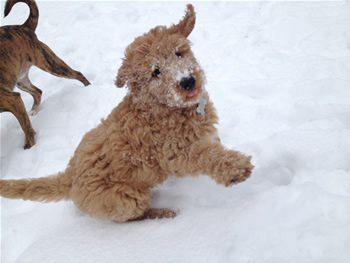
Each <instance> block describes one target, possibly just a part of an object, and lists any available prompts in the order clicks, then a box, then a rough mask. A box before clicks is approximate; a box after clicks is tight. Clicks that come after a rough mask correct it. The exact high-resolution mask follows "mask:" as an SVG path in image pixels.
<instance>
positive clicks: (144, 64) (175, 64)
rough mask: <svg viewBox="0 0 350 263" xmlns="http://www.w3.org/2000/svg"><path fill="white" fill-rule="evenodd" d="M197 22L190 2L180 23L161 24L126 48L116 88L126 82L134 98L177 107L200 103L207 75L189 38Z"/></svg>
mask: <svg viewBox="0 0 350 263" xmlns="http://www.w3.org/2000/svg"><path fill="white" fill-rule="evenodd" d="M195 21H196V15H195V12H194V9H193V6H192V5H187V10H186V14H185V16H184V17H183V19H182V20H181V21H180V22H179V23H178V24H177V25H173V26H171V27H170V28H167V27H165V26H158V27H156V28H154V29H152V30H150V31H149V32H148V33H146V34H144V35H143V36H141V37H138V38H136V39H135V40H134V42H133V43H131V44H130V45H129V46H128V47H127V48H126V50H125V58H124V59H123V63H122V66H121V67H120V69H119V71H118V76H117V80H116V85H117V87H120V88H121V87H123V86H124V85H125V84H126V85H127V87H128V88H129V90H130V92H131V95H132V96H133V98H134V99H135V100H137V101H140V102H144V103H159V104H164V105H167V106H170V107H178V108H185V107H190V106H192V105H195V104H196V103H198V101H199V100H200V98H201V94H202V91H203V89H204V82H205V77H204V73H203V70H202V69H201V67H200V66H199V64H198V62H197V61H196V59H195V57H194V55H193V53H192V51H191V47H190V41H189V40H188V39H187V37H188V36H189V35H190V33H191V32H192V30H193V28H194V25H195Z"/></svg>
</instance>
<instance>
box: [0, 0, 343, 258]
mask: <svg viewBox="0 0 350 263" xmlns="http://www.w3.org/2000/svg"><path fill="white" fill-rule="evenodd" d="M186 3H187V2H167V3H164V2H100V1H94V2H80V1H64V2H62V1H54V2H46V1H45V2H38V6H39V9H40V18H39V25H38V28H37V31H36V32H37V35H38V37H39V39H41V40H42V41H43V42H44V43H46V44H48V45H49V46H50V47H51V48H52V49H53V50H54V51H55V52H56V54H58V55H59V56H60V57H61V58H62V59H64V60H65V61H66V62H67V63H68V64H69V65H71V66H72V67H73V68H74V69H76V70H79V71H81V72H83V73H84V74H85V76H86V77H87V78H88V79H89V80H90V82H91V83H92V85H91V86H89V87H84V86H83V85H82V84H81V83H80V82H78V81H75V80H67V79H60V78H56V77H54V76H51V75H49V74H48V73H45V72H43V71H40V70H38V69H36V68H32V69H31V74H30V75H31V80H32V82H33V83H35V84H36V85H37V86H38V87H39V88H41V89H42V90H43V101H42V105H41V106H40V111H39V113H38V114H37V115H36V116H34V117H31V121H32V124H33V127H34V129H35V130H36V132H37V135H36V145H35V146H34V147H32V148H31V149H30V150H23V148H22V147H23V144H24V134H23V132H22V130H21V129H20V126H19V123H18V121H17V120H16V119H15V117H14V116H13V115H11V114H9V113H2V114H1V115H0V116H1V177H2V178H4V179H10V178H16V179H19V178H31V177H41V176H45V175H51V174H55V173H57V172H59V171H62V170H64V169H65V167H66V165H67V163H68V161H69V159H70V157H71V156H72V154H73V152H74V150H75V148H76V147H77V145H78V143H79V142H80V139H81V138H82V136H83V135H84V134H85V133H86V132H87V131H89V130H90V129H91V128H93V127H95V126H96V125H97V124H98V123H99V121H100V119H101V118H103V117H106V116H107V114H108V113H109V112H110V111H111V110H112V108H114V107H115V106H116V105H117V104H118V103H119V102H120V101H121V99H122V98H123V96H124V95H125V93H126V90H125V89H117V88H116V87H115V86H114V84H113V82H114V79H115V77H116V73H117V70H118V68H119V66H120V64H121V58H122V57H123V52H124V49H125V47H126V46H127V45H128V44H129V43H131V41H132V40H133V39H134V38H135V37H137V36H139V35H141V34H142V33H144V32H146V31H148V30H149V29H150V28H152V27H154V26H156V25H161V24H162V25H170V24H171V23H176V22H178V21H179V20H180V18H181V17H182V16H183V14H184V10H185V5H186ZM193 4H194V6H195V9H196V11H197V24H196V27H195V30H194V31H193V33H192V34H191V35H190V40H191V41H192V42H193V51H194V53H195V55H196V57H197V59H198V60H199V61H200V63H201V65H202V67H203V68H204V70H205V72H206V76H207V85H206V88H207V90H208V91H209V93H210V95H211V98H212V100H213V101H214V104H215V105H216V108H217V111H218V114H219V117H220V124H219V126H218V128H219V133H220V136H221V139H222V142H223V143H224V144H225V145H226V146H227V147H229V148H233V149H236V150H241V151H243V152H245V153H247V154H251V155H252V156H253V163H254V164H255V170H254V173H253V175H252V177H251V179H249V180H247V181H246V182H244V183H242V184H239V185H237V186H234V187H232V188H224V187H222V186H219V185H216V184H215V182H214V181H211V180H210V179H209V178H208V177H205V176H202V177H198V178H185V179H178V178H172V179H170V180H168V181H167V182H165V183H164V184H163V185H160V186H159V187H157V188H155V189H154V191H153V206H154V207H167V208H172V209H175V210H177V211H178V216H177V217H175V218H174V219H168V220H167V219H162V220H154V221H152V220H148V221H142V222H134V223H125V224H117V223H114V222H111V221H107V220H97V219H92V218H90V217H88V216H86V215H84V214H82V213H80V212H79V211H78V210H77V209H76V208H75V206H74V205H73V204H72V203H71V202H59V203H50V204H41V203H34V202H24V201H16V200H7V199H1V262H3V263H10V262H18V263H22V262H25V263H28V262H35V263H37V262H45V263H50V262H65V263H67V262H68V263H69V262H74V263H76V262H84V263H86V262H123V263H129V262H132V263H134V262H149V263H154V262H191V263H192V262H218V263H219V262H222V263H225V262H234V263H248V262H249V263H252V262H256V263H287V262H289V263H294V262H301V263H305V262H315V263H316V262H317V263H333V262H336V263H348V262H350V27H349V26H350V2H193ZM3 8H4V1H1V14H2V13H3ZM27 15H28V9H27V7H26V6H25V5H24V4H17V5H16V6H15V7H14V9H13V10H12V12H11V13H10V15H9V17H7V18H5V19H3V20H2V21H1V25H5V24H6V25H7V24H21V23H23V22H24V21H25V19H26V17H27ZM21 93H22V98H23V100H24V102H25V104H26V107H27V109H28V110H30V108H31V104H32V98H31V96H30V95H28V94H26V93H23V92H21Z"/></svg>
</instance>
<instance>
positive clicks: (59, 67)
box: [33, 42, 90, 86]
mask: <svg viewBox="0 0 350 263" xmlns="http://www.w3.org/2000/svg"><path fill="white" fill-rule="evenodd" d="M33 64H35V65H36V66H37V67H39V68H40V69H42V70H45V71H47V72H49V73H51V74H53V75H55V76H57V77H62V78H69V79H76V80H79V81H80V82H82V83H83V84H84V85H85V86H88V85H90V82H89V81H88V80H87V79H86V78H85V77H84V75H83V74H81V73H80V72H79V71H75V70H73V69H71V68H70V67H69V66H68V65H67V64H66V63H65V62H64V61H63V60H62V59H60V58H59V57H58V56H57V55H56V54H55V53H54V52H53V51H52V50H51V49H50V48H49V47H48V46H47V45H45V44H44V43H42V42H40V46H39V48H38V50H37V52H36V61H35V63H33Z"/></svg>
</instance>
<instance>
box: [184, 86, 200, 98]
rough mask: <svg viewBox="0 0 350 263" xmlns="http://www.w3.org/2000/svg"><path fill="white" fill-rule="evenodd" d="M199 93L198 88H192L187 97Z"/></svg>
mask: <svg viewBox="0 0 350 263" xmlns="http://www.w3.org/2000/svg"><path fill="white" fill-rule="evenodd" d="M197 94H198V88H195V89H193V90H191V91H190V92H189V93H187V95H186V97H187V98H192V97H194V96H196V95H197Z"/></svg>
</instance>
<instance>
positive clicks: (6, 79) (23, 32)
mask: <svg viewBox="0 0 350 263" xmlns="http://www.w3.org/2000/svg"><path fill="white" fill-rule="evenodd" d="M17 2H24V3H26V4H27V5H28V6H29V8H30V15H29V17H28V19H27V21H26V22H25V23H24V24H23V25H21V26H4V27H1V28H0V112H5V111H9V112H12V113H13V114H14V115H15V116H16V118H17V119H18V121H19V123H20V124H21V127H22V129H23V131H24V133H25V144H24V149H28V148H30V147H32V146H33V145H34V135H35V131H34V130H33V128H32V125H31V123H30V120H29V117H28V114H27V112H26V109H25V107H24V104H23V101H22V99H21V96H20V94H19V93H17V92H13V89H14V88H15V86H17V87H18V88H19V89H21V90H23V91H26V92H28V93H29V94H30V95H32V96H33V98H34V104H33V107H32V109H31V111H30V114H31V115H34V114H36V113H37V111H38V107H39V104H40V101H41V94H42V91H41V90H40V89H38V88H37V87H35V86H34V85H33V84H32V83H31V82H30V80H29V78H28V71H29V68H30V67H31V66H32V65H35V66H37V67H39V68H40V69H42V70H45V71H47V72H49V73H51V74H53V75H56V76H58V77H64V78H70V79H77V80H79V81H81V82H82V83H83V84H84V85H85V86H87V85H89V84H90V83H89V81H88V80H87V79H86V78H85V77H84V76H83V74H81V73H80V72H78V71H74V70H73V69H71V68H70V67H69V66H68V65H67V64H66V63H64V61H62V60H61V59H60V58H59V57H57V56H56V55H55V53H53V52H52V50H51V49H50V48H49V47H48V46H46V45H45V44H44V43H42V42H40V41H39V40H38V38H37V36H36V34H35V33H34V31H35V29H36V26H37V24H38V17H39V10H38V7H37V5H36V3H35V2H34V0H8V1H7V2H6V6H5V17H6V16H7V15H8V14H9V12H10V11H11V9H12V6H13V5H14V4H16V3H17Z"/></svg>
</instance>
